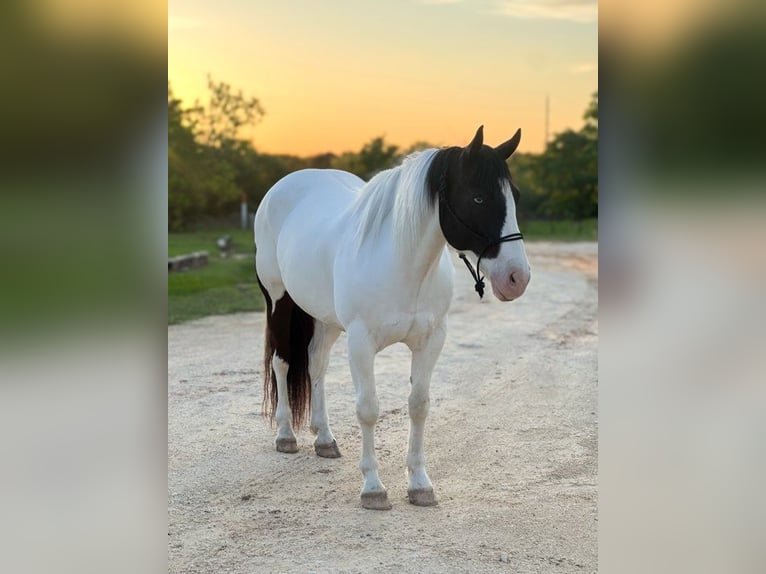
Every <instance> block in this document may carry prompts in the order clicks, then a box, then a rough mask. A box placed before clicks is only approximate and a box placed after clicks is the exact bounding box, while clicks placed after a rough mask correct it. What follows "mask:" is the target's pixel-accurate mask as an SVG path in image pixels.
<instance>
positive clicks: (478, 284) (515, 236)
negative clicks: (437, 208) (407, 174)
mask: <svg viewBox="0 0 766 574" xmlns="http://www.w3.org/2000/svg"><path fill="white" fill-rule="evenodd" d="M446 180H447V177H446V173H444V174H442V177H441V182H440V183H441V187H442V190H444V191H445V193H444V194H443V202H444V205H445V206H446V207H447V210H448V211H449V212H450V215H452V217H454V218H455V220H456V221H457V222H458V223H460V225H462V226H463V227H465V228H466V229H467V230H468V231H470V232H471V233H473V234H474V235H475V236H476V237H480V238H482V239H483V240H485V241H487V244H486V245H485V246H484V249H482V250H481V253H480V254H479V258H478V259H477V260H476V269H474V268H473V265H471V262H470V261H468V258H467V257H466V256H465V253H461V254H460V259H462V260H463V263H465V266H466V267H468V271H469V272H470V273H471V277H473V280H474V285H473V288H474V289H475V290H476V292H477V293H478V294H479V299H483V298H484V286H485V285H484V279H485V278H484V277H482V276H481V270H480V269H479V266H480V265H481V258H482V257H484V254H485V253H486V252H487V249H489V248H490V247H493V246H495V245H499V244H501V243H506V242H508V241H518V240H520V239H524V236H523V235H522V234H521V233H509V234H508V235H503V236H502V237H499V238H497V239H490V238H489V237H487V236H486V235H484V234H483V233H479V232H478V231H475V230H473V229H472V228H471V227H470V226H469V225H468V224H467V223H465V222H464V221H463V220H462V219H460V217H459V216H458V214H457V213H455V212H454V211H453V209H452V206H451V205H450V203H449V201H447V194H446V185H447V181H446Z"/></svg>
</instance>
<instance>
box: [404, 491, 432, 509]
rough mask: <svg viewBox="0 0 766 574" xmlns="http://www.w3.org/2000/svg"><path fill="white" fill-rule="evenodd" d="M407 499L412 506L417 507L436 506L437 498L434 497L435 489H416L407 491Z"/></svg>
mask: <svg viewBox="0 0 766 574" xmlns="http://www.w3.org/2000/svg"><path fill="white" fill-rule="evenodd" d="M407 498H408V499H409V501H410V504H414V505H415V506H436V505H437V504H438V502H437V501H436V496H434V489H433V488H416V489H414V490H408V491H407Z"/></svg>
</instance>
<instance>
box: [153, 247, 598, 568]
mask: <svg viewBox="0 0 766 574" xmlns="http://www.w3.org/2000/svg"><path fill="white" fill-rule="evenodd" d="M527 251H528V255H529V259H530V262H531V265H532V281H531V283H530V285H529V288H528V290H527V293H526V294H525V295H524V296H523V297H522V298H521V299H519V300H518V301H515V302H513V303H507V304H503V303H499V302H498V301H496V300H494V299H493V298H492V296H491V294H488V295H489V296H488V297H486V298H485V300H484V301H483V302H479V300H478V297H477V296H476V294H475V293H474V292H473V286H472V281H471V279H470V277H469V276H468V273H467V272H466V271H465V269H464V268H463V267H462V265H461V263H460V262H459V261H457V260H456V265H459V267H456V276H455V300H454V302H453V305H452V310H451V311H450V315H449V322H448V325H449V333H448V336H447V343H446V345H445V347H444V351H443V352H442V355H441V358H440V359H439V362H438V363H437V366H436V370H435V372H434V377H433V382H432V385H431V388H432V394H431V412H430V415H429V418H428V423H427V427H426V429H427V434H426V457H427V461H428V472H429V474H430V476H431V479H432V481H433V483H434V488H435V491H436V495H437V497H438V499H439V505H438V506H436V507H432V508H422V507H415V506H412V505H410V504H408V503H407V500H406V489H407V482H406V469H405V462H404V460H405V454H406V446H407V432H408V424H409V419H408V417H407V393H408V390H409V384H408V377H409V351H408V350H407V348H406V347H404V346H403V345H395V346H393V347H390V348H388V349H386V350H384V351H383V352H381V353H380V354H379V355H378V358H377V360H376V364H375V367H376V381H377V389H378V397H379V399H380V408H381V413H382V414H381V420H380V422H379V424H378V427H377V430H376V447H377V452H378V457H379V463H380V476H381V479H382V480H383V482H384V483H385V484H386V486H387V488H388V494H389V499H390V500H391V501H392V503H393V504H394V507H393V509H392V510H391V511H388V512H376V511H369V510H364V509H362V508H361V507H360V504H359V489H360V487H361V474H360V472H359V470H358V459H359V454H360V448H361V447H360V432H359V428H358V426H357V422H356V416H355V414H354V400H353V390H352V385H351V380H350V376H349V372H348V366H347V363H346V350H347V349H346V339H345V336H342V337H341V339H340V340H339V341H338V343H337V344H336V346H335V348H334V349H333V354H332V359H331V363H330V368H329V371H328V374H327V395H328V396H327V402H328V411H329V414H330V424H331V426H332V428H333V432H334V433H335V436H336V438H337V440H338V445H339V446H340V448H341V452H342V453H343V457H342V458H340V459H334V460H332V459H322V458H318V457H316V456H315V455H314V451H313V447H312V441H313V436H312V435H311V434H310V433H309V432H308V430H302V431H301V432H300V433H299V434H298V442H299V445H300V452H299V453H298V454H294V455H289V454H280V453H277V452H276V451H275V450H274V441H273V433H272V431H271V430H270V429H269V426H268V423H267V422H266V421H265V420H264V419H263V418H262V417H261V416H260V405H261V397H262V394H261V373H260V368H261V367H260V365H261V357H262V349H263V325H264V318H263V315H262V314H260V313H258V314H242V315H229V316H221V317H209V318H206V319H201V320H198V321H194V322H190V323H186V324H183V325H177V326H171V327H170V328H169V329H168V387H169V388H168V392H169V396H168V500H169V519H168V520H169V536H168V542H169V571H170V572H178V573H181V572H202V573H216V574H217V573H221V572H238V573H251V572H343V573H346V572H348V573H350V572H392V573H393V572H397V573H398V572H514V573H521V572H543V573H546V572H554V573H558V572H596V570H597V550H596V549H597V509H596V507H597V368H598V360H597V350H598V345H597V338H598V321H597V314H596V310H597V300H598V295H597V283H596V281H597V273H598V263H597V256H598V251H597V246H596V244H593V243H574V244H553V243H530V244H528V245H527Z"/></svg>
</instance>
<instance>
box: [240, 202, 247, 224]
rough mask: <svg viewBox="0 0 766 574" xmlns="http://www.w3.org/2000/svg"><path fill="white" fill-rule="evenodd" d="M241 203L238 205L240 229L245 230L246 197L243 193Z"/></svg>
mask: <svg viewBox="0 0 766 574" xmlns="http://www.w3.org/2000/svg"><path fill="white" fill-rule="evenodd" d="M241 201H242V203H241V204H240V210H239V213H240V218H241V221H242V229H247V196H246V195H245V194H244V193H243V194H242V197H241Z"/></svg>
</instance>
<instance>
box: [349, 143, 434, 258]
mask: <svg viewBox="0 0 766 574" xmlns="http://www.w3.org/2000/svg"><path fill="white" fill-rule="evenodd" d="M438 151H439V150H438V149H427V150H424V151H419V152H415V153H412V154H410V155H408V156H407V157H406V158H405V159H404V160H403V161H402V163H401V165H398V166H396V167H393V168H391V169H387V170H385V171H382V172H380V173H378V174H377V175H375V176H374V177H373V178H372V179H371V180H370V181H368V182H367V183H366V184H365V185H364V186H363V187H362V189H361V190H360V191H359V195H358V197H357V199H356V202H355V204H354V207H353V210H354V212H355V213H356V215H357V217H358V220H359V221H358V226H357V229H356V236H355V239H356V245H357V248H358V247H360V246H361V245H362V243H363V242H364V241H365V240H366V239H368V238H374V237H375V236H376V235H377V234H378V233H380V230H381V228H382V227H383V223H384V222H385V221H386V220H387V219H388V218H389V217H390V218H391V222H392V235H393V238H394V247H395V249H397V251H399V252H407V250H408V249H410V248H412V247H414V246H415V245H416V244H417V243H418V241H419V238H420V236H421V226H422V224H423V221H424V219H425V218H426V217H427V216H428V215H429V214H430V213H431V210H432V209H433V206H434V199H435V197H434V195H433V193H430V192H429V189H428V170H429V167H430V166H431V162H432V161H433V158H434V156H435V155H436V153H437V152H438Z"/></svg>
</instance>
